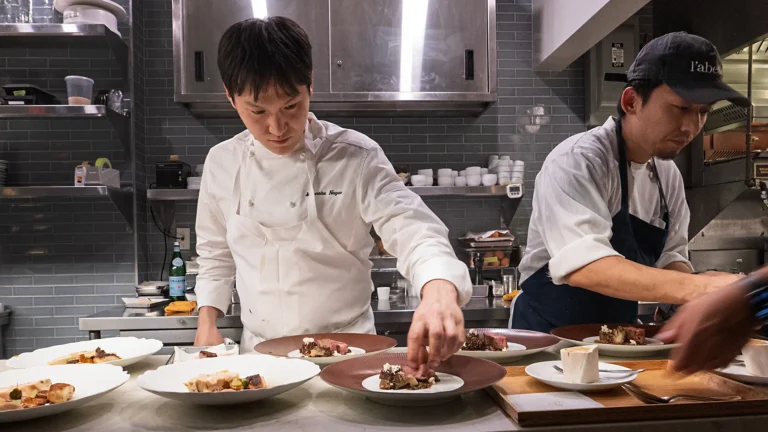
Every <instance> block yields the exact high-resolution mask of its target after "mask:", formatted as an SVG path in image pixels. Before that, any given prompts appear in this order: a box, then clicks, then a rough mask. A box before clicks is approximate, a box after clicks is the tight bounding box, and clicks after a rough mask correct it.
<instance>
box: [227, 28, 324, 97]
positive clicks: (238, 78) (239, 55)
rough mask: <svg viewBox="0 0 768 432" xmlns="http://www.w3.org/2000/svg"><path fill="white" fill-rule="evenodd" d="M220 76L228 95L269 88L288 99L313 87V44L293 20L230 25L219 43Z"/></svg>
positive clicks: (257, 92) (259, 91)
mask: <svg viewBox="0 0 768 432" xmlns="http://www.w3.org/2000/svg"><path fill="white" fill-rule="evenodd" d="M218 66H219V73H220V74H221V79H222V81H223V82H224V87H226V89H227V91H228V92H229V94H230V96H232V98H233V99H234V97H235V96H237V95H241V94H243V93H245V92H247V91H249V90H252V91H253V95H254V98H258V97H259V95H260V94H261V92H262V91H264V90H265V89H266V88H267V87H269V86H277V87H278V88H280V89H281V90H282V91H284V92H285V93H286V94H288V95H290V96H295V95H296V94H298V93H299V89H300V88H301V86H307V88H309V86H310V85H311V84H312V44H311V43H310V42H309V37H308V36H307V33H306V32H305V31H304V30H303V29H302V28H301V27H300V26H299V25H298V24H297V23H296V22H295V21H293V20H291V19H288V18H285V17H281V16H274V17H269V18H267V19H259V18H251V19H247V20H245V21H241V22H239V23H237V24H234V25H232V26H231V27H230V28H228V29H227V31H226V32H224V35H223V36H222V37H221V40H220V41H219V57H218Z"/></svg>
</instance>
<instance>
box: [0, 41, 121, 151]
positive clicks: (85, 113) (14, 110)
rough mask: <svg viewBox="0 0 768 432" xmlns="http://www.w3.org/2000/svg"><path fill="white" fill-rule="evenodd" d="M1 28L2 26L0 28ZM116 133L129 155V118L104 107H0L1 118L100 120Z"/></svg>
mask: <svg viewBox="0 0 768 432" xmlns="http://www.w3.org/2000/svg"><path fill="white" fill-rule="evenodd" d="M0 27H2V26H0ZM101 117H106V118H107V120H109V123H110V124H111V125H112V128H113V129H114V130H115V132H117V136H118V138H119V139H120V142H121V143H122V144H123V147H124V148H125V152H126V154H127V155H128V156H129V157H130V156H132V155H131V118H130V117H128V116H125V115H123V114H120V113H118V112H116V111H114V110H111V109H109V108H107V107H106V106H104V105H0V119H3V118H34V119H38V118H101Z"/></svg>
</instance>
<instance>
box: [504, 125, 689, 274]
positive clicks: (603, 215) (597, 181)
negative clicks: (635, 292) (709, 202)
mask: <svg viewBox="0 0 768 432" xmlns="http://www.w3.org/2000/svg"><path fill="white" fill-rule="evenodd" d="M618 164H619V162H618V147H617V140H616V124H615V122H614V120H613V119H608V121H606V122H605V124H603V125H602V126H599V127H596V128H594V129H591V130H589V131H587V132H584V133H581V134H578V135H575V136H572V137H570V138H568V139H567V140H565V141H563V142H562V143H560V144H559V145H558V146H557V147H555V149H554V150H552V152H551V153H550V154H549V155H548V156H547V158H546V160H545V161H544V164H543V166H542V168H541V171H540V172H539V174H538V175H537V176H536V184H535V189H534V194H533V212H532V214H531V222H530V225H529V227H528V245H527V247H526V250H525V254H524V256H523V259H522V261H521V262H520V268H519V269H520V273H521V275H520V279H521V282H522V281H524V280H525V279H527V278H528V277H530V276H531V275H532V274H533V273H535V272H536V271H537V270H539V269H540V268H542V267H543V266H544V265H545V264H547V263H549V271H550V274H551V276H552V281H553V282H554V283H555V284H558V285H559V284H563V283H565V281H564V278H565V276H567V275H569V274H570V273H572V272H574V271H576V270H578V269H580V268H582V267H584V266H586V265H587V264H590V263H592V262H594V261H597V260H599V259H601V258H605V257H608V256H621V255H620V254H619V253H618V252H616V251H615V250H614V249H613V247H611V243H610V241H611V227H612V222H611V219H612V218H613V216H614V215H616V213H618V212H619V210H620V208H621V181H620V179H619V165H618ZM656 168H657V170H658V172H659V177H660V178H661V182H662V186H663V188H664V194H665V195H666V198H667V204H668V206H669V235H668V237H667V242H666V244H665V245H664V252H663V253H662V255H661V257H660V258H659V260H658V261H657V262H656V267H657V268H663V267H665V266H667V265H669V264H671V263H673V262H683V263H685V264H686V265H688V267H691V263H690V262H689V261H688V223H689V222H690V218H691V215H690V211H689V210H688V205H687V204H686V202H685V190H684V186H683V178H682V176H681V175H680V170H679V169H678V168H677V166H676V165H675V163H674V162H673V161H671V160H659V159H656ZM650 173H651V170H650V163H647V164H637V163H634V162H631V163H630V169H629V170H627V183H628V187H629V212H630V213H631V214H632V215H634V216H636V217H638V218H640V219H642V220H643V221H645V222H649V223H651V224H652V225H655V226H658V227H660V228H663V225H664V223H663V221H662V220H661V212H662V210H661V201H660V198H659V191H658V186H657V184H656V183H655V180H651V178H650V175H649V174H650Z"/></svg>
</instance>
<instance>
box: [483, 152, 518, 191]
mask: <svg viewBox="0 0 768 432" xmlns="http://www.w3.org/2000/svg"><path fill="white" fill-rule="evenodd" d="M488 167H489V170H490V171H489V172H491V173H495V174H497V176H498V182H499V184H500V185H508V184H510V183H522V182H523V174H524V172H525V162H523V161H513V160H511V159H510V157H509V156H501V157H499V156H491V157H490V159H489V161H488Z"/></svg>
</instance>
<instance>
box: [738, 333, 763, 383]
mask: <svg viewBox="0 0 768 432" xmlns="http://www.w3.org/2000/svg"><path fill="white" fill-rule="evenodd" d="M741 352H742V353H744V365H745V366H746V367H747V372H748V373H751V374H752V375H757V376H761V377H768V342H765V341H761V340H759V339H750V340H749V342H747V344H746V345H744V348H742V349H741Z"/></svg>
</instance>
